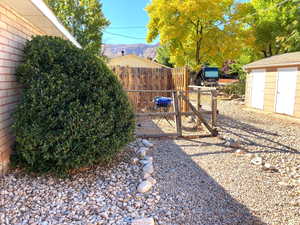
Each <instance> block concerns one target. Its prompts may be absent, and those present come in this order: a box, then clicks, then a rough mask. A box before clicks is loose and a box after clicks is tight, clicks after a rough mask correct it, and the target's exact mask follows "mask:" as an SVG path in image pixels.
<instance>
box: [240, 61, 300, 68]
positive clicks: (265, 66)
mask: <svg viewBox="0 0 300 225" xmlns="http://www.w3.org/2000/svg"><path fill="white" fill-rule="evenodd" d="M298 65H300V62H295V63H276V64H265V65H253V66H251V65H249V66H248V65H245V66H243V69H245V70H249V69H259V68H270V67H282V66H298Z"/></svg>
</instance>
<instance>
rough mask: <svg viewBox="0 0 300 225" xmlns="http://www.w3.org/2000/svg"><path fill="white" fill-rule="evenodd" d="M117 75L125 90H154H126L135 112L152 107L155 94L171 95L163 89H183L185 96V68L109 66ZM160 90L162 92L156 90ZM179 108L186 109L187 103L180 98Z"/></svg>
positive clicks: (186, 83) (186, 91)
mask: <svg viewBox="0 0 300 225" xmlns="http://www.w3.org/2000/svg"><path fill="white" fill-rule="evenodd" d="M111 69H112V70H113V71H114V73H115V74H116V75H117V76H118V78H119V80H120V82H121V84H122V85H123V87H124V89H125V90H130V91H133V90H154V91H156V92H150V93H147V94H145V93H144V92H128V96H129V99H130V101H131V103H132V105H133V107H134V109H135V111H136V112H146V111H149V110H150V109H151V107H153V99H154V97H156V96H166V97H171V92H163V91H164V90H178V91H183V92H184V93H185V95H186V97H187V98H189V96H188V88H189V87H188V85H189V72H188V69H187V68H185V67H184V68H176V69H171V68H170V69H169V68H134V67H120V66H116V67H111ZM157 90H162V92H157ZM180 101H181V102H180V103H181V104H180V105H181V110H182V111H183V112H187V111H188V104H187V103H186V102H185V101H183V100H180Z"/></svg>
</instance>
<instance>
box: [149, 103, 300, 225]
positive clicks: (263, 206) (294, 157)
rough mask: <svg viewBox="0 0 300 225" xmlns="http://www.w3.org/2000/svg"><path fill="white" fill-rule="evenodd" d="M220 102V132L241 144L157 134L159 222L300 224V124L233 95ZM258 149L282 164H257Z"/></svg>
mask: <svg viewBox="0 0 300 225" xmlns="http://www.w3.org/2000/svg"><path fill="white" fill-rule="evenodd" d="M219 109H220V113H221V117H220V120H219V125H220V127H221V128H220V131H221V135H222V136H224V137H225V138H226V139H229V138H232V139H234V140H235V141H238V142H240V143H241V144H240V145H241V146H240V148H241V149H242V150H241V149H240V151H236V149H233V148H229V147H226V146H225V145H224V140H221V139H219V138H204V139H197V140H175V141H171V140H162V141H157V142H156V146H157V150H156V151H155V152H154V160H155V161H154V163H155V167H156V169H157V172H156V178H157V180H158V187H159V191H160V195H161V201H160V202H159V204H158V206H157V208H158V209H157V210H158V211H157V213H158V214H159V218H160V223H159V224H166V225H167V224H169V225H177V224H178V225H198V224H199V225H219V224H220V225H223V224H224V225H225V224H228V225H235V224H236V225H237V224H243V225H250V224H269V225H299V224H300V207H299V206H300V204H298V203H300V202H297V201H298V200H299V197H300V186H299V185H300V180H299V178H300V167H299V165H300V155H299V153H300V151H299V148H300V126H299V124H292V123H290V122H287V121H284V120H279V119H274V118H272V117H269V116H266V115H263V114H258V113H253V112H247V111H242V109H241V106H240V105H239V104H236V103H234V102H221V104H219ZM245 152H247V153H245ZM253 157H260V158H261V159H263V163H269V164H270V165H272V167H274V168H276V170H278V172H276V171H275V172H274V173H272V172H270V171H265V170H263V167H262V166H257V165H253V164H252V163H250V161H251V159H252V158H253Z"/></svg>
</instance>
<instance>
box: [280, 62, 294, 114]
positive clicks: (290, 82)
mask: <svg viewBox="0 0 300 225" xmlns="http://www.w3.org/2000/svg"><path fill="white" fill-rule="evenodd" d="M297 73H298V70H297V68H282V69H278V79H277V97H276V112H277V113H284V114H288V115H293V114H294V106H295V97H296V82H297Z"/></svg>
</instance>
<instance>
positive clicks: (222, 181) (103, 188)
mask: <svg viewBox="0 0 300 225" xmlns="http://www.w3.org/2000/svg"><path fill="white" fill-rule="evenodd" d="M241 107H242V106H241V105H240V104H237V103H235V102H233V101H230V102H220V104H219V110H220V113H221V116H220V119H219V125H220V134H221V137H222V138H202V139H195V140H160V141H158V140H156V141H153V142H154V143H155V148H154V151H153V152H152V156H153V157H154V162H153V164H154V169H155V174H154V178H155V179H156V180H157V184H156V185H155V186H154V187H153V188H152V189H151V191H150V192H149V193H146V194H140V193H137V185H138V184H139V183H140V182H141V181H142V179H141V173H142V166H141V165H139V164H138V165H134V164H132V159H133V158H134V157H136V155H135V154H134V153H133V151H132V150H127V151H126V154H125V159H124V160H122V161H121V162H120V163H119V164H117V165H114V166H111V167H109V168H107V167H106V168H103V167H95V168H92V169H89V170H87V171H85V172H81V173H79V174H77V175H74V176H73V177H72V178H70V179H65V180H63V179H56V178H53V177H50V176H41V177H34V176H29V175H26V174H23V173H22V172H20V171H11V173H10V174H9V175H7V176H5V177H4V178H3V179H0V224H1V225H2V224H5V225H11V224H12V225H15V224H39V225H52V224H53V225H56V224H58V225H63V224H78V225H79V224H83V225H87V224H93V225H96V224H120V225H121V224H124V225H125V224H131V221H132V219H134V218H140V217H142V218H147V217H151V218H154V219H155V221H156V224H161V225H299V224H300V167H299V165H300V154H299V152H300V151H299V148H300V126H299V124H293V123H291V122H287V121H284V120H280V119H274V118H272V117H270V116H266V115H264V114H258V113H253V112H248V111H242V109H241ZM224 139H225V140H224ZM229 139H232V140H234V142H235V143H240V144H239V145H240V146H239V150H240V151H237V149H233V148H230V147H226V145H225V143H226V140H229ZM137 143H138V144H136V145H132V147H133V148H135V150H137V149H139V148H140V147H141V145H140V144H139V142H137ZM253 157H255V158H257V157H259V158H261V159H262V160H263V163H262V165H267V164H269V165H271V166H272V168H273V167H274V168H275V172H274V170H273V172H272V171H266V170H264V169H263V168H264V167H263V166H262V165H253V164H252V163H251V160H252V158H253ZM297 201H299V202H297Z"/></svg>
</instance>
